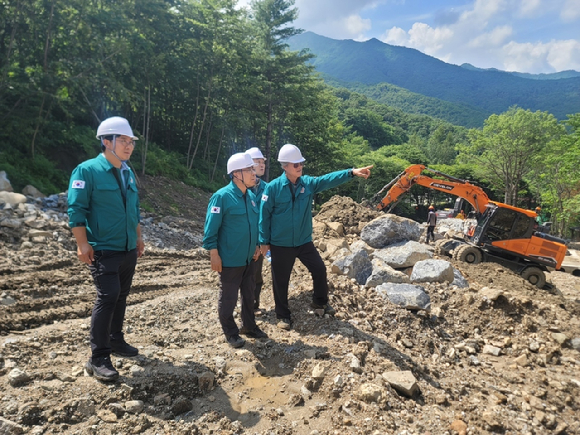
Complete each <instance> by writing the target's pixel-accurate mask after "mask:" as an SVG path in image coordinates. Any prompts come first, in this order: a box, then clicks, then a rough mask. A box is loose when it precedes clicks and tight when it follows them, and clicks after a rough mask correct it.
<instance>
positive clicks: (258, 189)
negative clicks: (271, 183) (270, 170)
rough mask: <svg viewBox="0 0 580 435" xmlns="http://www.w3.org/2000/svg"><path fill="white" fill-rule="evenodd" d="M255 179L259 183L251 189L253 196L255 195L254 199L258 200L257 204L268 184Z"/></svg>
mask: <svg viewBox="0 0 580 435" xmlns="http://www.w3.org/2000/svg"><path fill="white" fill-rule="evenodd" d="M257 179H258V180H260V182H259V183H258V184H256V185H255V186H254V187H252V192H254V195H256V199H257V200H258V204H259V203H260V201H261V200H262V194H263V193H264V190H265V189H266V186H267V185H268V183H267V182H265V181H264V180H262V179H261V178H257Z"/></svg>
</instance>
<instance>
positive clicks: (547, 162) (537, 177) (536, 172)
mask: <svg viewBox="0 0 580 435" xmlns="http://www.w3.org/2000/svg"><path fill="white" fill-rule="evenodd" d="M564 124H565V125H567V126H568V127H569V129H570V131H569V133H568V134H564V135H562V136H561V137H560V138H558V139H554V140H552V141H550V142H548V144H546V146H545V147H544V149H542V151H541V152H540V153H538V155H537V156H535V158H534V167H533V170H532V171H531V172H530V174H529V175H528V177H527V179H528V182H529V184H530V186H531V187H532V189H533V191H534V192H535V193H536V195H537V197H538V198H539V199H540V201H541V204H542V209H543V211H544V212H546V211H548V210H549V211H550V212H551V221H552V231H553V232H554V233H556V234H560V235H563V236H568V235H569V228H570V227H571V226H573V225H574V224H577V223H578V220H579V219H580V172H578V167H579V166H580V114H578V113H577V114H575V115H569V117H568V120H567V121H564Z"/></svg>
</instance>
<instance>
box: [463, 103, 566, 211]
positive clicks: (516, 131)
mask: <svg viewBox="0 0 580 435" xmlns="http://www.w3.org/2000/svg"><path fill="white" fill-rule="evenodd" d="M469 133H470V134H469V137H470V140H471V143H470V144H468V145H465V146H460V150H461V152H462V157H461V161H463V162H470V161H473V160H474V161H475V162H477V163H478V164H480V165H481V170H482V172H483V173H484V174H485V176H486V178H487V179H488V180H489V181H490V183H491V184H492V185H493V186H494V187H495V188H497V189H501V190H502V191H503V192H504V201H503V202H505V203H506V204H509V205H517V204H518V193H519V187H520V185H521V182H522V181H523V180H524V178H525V177H526V176H527V175H528V174H529V173H530V171H531V170H532V166H533V160H534V158H535V157H536V156H537V155H538V154H539V153H540V152H541V151H542V149H543V148H544V146H545V145H546V144H547V143H549V142H550V141H552V140H556V139H558V138H559V137H560V136H561V134H562V133H563V127H562V126H561V125H559V124H558V121H557V120H556V118H555V117H554V116H553V115H551V114H549V113H547V112H539V111H537V112H531V111H530V110H524V109H521V108H517V107H512V108H510V109H509V110H508V111H507V112H505V113H502V114H501V115H492V116H490V117H489V118H488V119H487V120H486V121H485V125H484V127H483V129H482V130H471V131H470V132H469Z"/></svg>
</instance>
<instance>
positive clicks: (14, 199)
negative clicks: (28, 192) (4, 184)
mask: <svg viewBox="0 0 580 435" xmlns="http://www.w3.org/2000/svg"><path fill="white" fill-rule="evenodd" d="M0 199H2V200H3V201H4V203H6V204H10V205H12V206H15V205H17V204H24V203H25V202H26V196H24V195H22V194H21V193H14V192H6V191H2V192H0Z"/></svg>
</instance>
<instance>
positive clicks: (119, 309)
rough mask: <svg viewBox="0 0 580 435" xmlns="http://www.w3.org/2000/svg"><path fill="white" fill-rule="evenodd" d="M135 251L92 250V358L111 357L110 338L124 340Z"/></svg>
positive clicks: (135, 260)
mask: <svg viewBox="0 0 580 435" xmlns="http://www.w3.org/2000/svg"><path fill="white" fill-rule="evenodd" d="M136 266H137V250H136V249H133V250H131V251H127V252H125V251H95V253H94V261H93V264H91V265H90V266H89V270H90V271H91V275H92V276H93V281H94V283H95V287H96V288H97V300H96V301H95V305H94V306H93V314H92V316H91V353H92V357H93V358H98V357H102V356H108V355H110V354H111V339H114V340H123V322H124V321H125V310H126V308H127V296H129V291H130V290H131V283H132V282H133V275H134V274H135V267H136Z"/></svg>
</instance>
